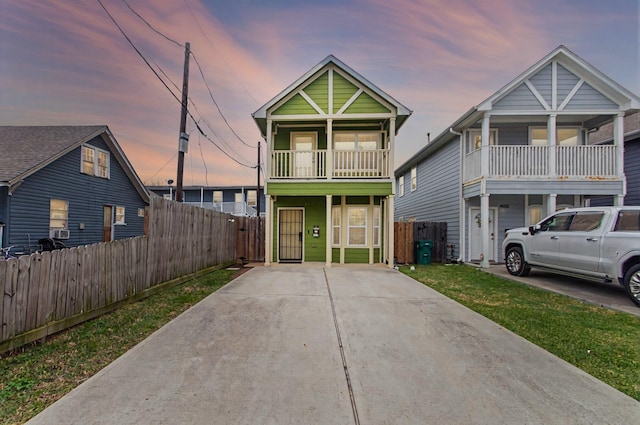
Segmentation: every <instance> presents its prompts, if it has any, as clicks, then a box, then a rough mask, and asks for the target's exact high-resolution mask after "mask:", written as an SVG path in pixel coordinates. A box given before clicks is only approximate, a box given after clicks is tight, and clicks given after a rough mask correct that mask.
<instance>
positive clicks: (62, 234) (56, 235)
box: [49, 229, 69, 239]
mask: <svg viewBox="0 0 640 425" xmlns="http://www.w3.org/2000/svg"><path fill="white" fill-rule="evenodd" d="M49 237H50V238H53V239H69V231H68V230H67V229H51V230H50V231H49Z"/></svg>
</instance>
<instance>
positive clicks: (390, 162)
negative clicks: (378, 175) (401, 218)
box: [384, 118, 396, 230]
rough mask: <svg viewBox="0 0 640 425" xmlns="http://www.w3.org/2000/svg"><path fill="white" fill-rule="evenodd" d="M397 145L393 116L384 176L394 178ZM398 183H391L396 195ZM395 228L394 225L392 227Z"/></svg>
mask: <svg viewBox="0 0 640 425" xmlns="http://www.w3.org/2000/svg"><path fill="white" fill-rule="evenodd" d="M395 146H396V119H395V118H391V119H390V120H389V146H388V148H387V149H388V150H389V156H388V158H387V161H388V162H387V167H386V168H387V169H386V170H384V171H386V173H385V174H384V177H390V178H393V170H394V169H395V167H394V164H393V160H394V157H395V155H394V154H393V151H394V150H395ZM395 187H396V185H395V184H393V185H391V194H392V195H395V193H396V189H395ZM392 215H393V210H392ZM391 229H392V230H393V227H392V228H391Z"/></svg>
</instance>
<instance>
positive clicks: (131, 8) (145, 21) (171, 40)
mask: <svg viewBox="0 0 640 425" xmlns="http://www.w3.org/2000/svg"><path fill="white" fill-rule="evenodd" d="M122 2H123V3H124V4H126V5H127V7H128V8H129V10H130V11H132V12H133V14H134V15H136V16H137V17H138V18H140V20H141V21H142V22H144V23H145V24H147V26H148V27H149V28H151V30H152V31H153V32H155V33H156V34H158V35H160V36H162V37H164V38H166V39H167V40H169V41H170V42H172V43H174V44H176V45H177V46H178V47H182V48H184V44H180V43H178V42H177V41H175V40H174V39H172V38H169V37H167V36H166V35H164V34H163V33H161V32H160V31H158V30H157V29H155V28H154V27H153V26H152V25H151V24H150V23H149V22H147V20H146V19H144V18H143V17H142V16H141V15H140V14H139V13H138V12H136V11H135V10H134V9H133V7H131V5H130V4H129V3H128V2H127V0H122Z"/></svg>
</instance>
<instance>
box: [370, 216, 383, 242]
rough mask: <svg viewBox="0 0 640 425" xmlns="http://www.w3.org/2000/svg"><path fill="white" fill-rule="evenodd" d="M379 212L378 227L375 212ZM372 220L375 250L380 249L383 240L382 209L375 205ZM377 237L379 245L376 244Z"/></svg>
mask: <svg viewBox="0 0 640 425" xmlns="http://www.w3.org/2000/svg"><path fill="white" fill-rule="evenodd" d="M376 211H378V225H377V226H376V220H375V218H376V214H375V212H376ZM372 220H373V222H372V223H371V227H372V228H373V229H372V230H373V247H374V248H380V242H381V239H382V233H381V230H382V208H380V206H379V205H374V206H373V216H372ZM376 236H377V239H378V243H376V242H375V240H376Z"/></svg>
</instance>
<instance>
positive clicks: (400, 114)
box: [251, 55, 412, 135]
mask: <svg viewBox="0 0 640 425" xmlns="http://www.w3.org/2000/svg"><path fill="white" fill-rule="evenodd" d="M330 64H333V65H334V66H336V67H338V68H340V69H341V70H342V71H344V72H346V73H347V74H349V75H351V77H353V78H355V79H356V80H358V82H360V83H361V84H362V85H364V86H366V87H367V88H368V89H369V90H371V91H372V92H373V93H375V94H376V95H377V96H379V97H380V98H382V99H384V100H385V101H386V102H388V103H389V104H391V105H393V106H394V107H395V108H396V109H397V120H396V131H397V130H398V129H399V128H400V127H401V126H402V124H403V123H404V121H405V120H406V119H407V118H409V116H410V115H411V114H412V111H411V110H410V109H409V108H407V107H406V106H404V105H403V104H401V103H400V102H398V101H397V100H396V99H394V98H393V97H391V96H390V95H388V94H387V93H385V92H384V91H383V90H382V89H380V88H379V87H378V86H376V85H375V84H373V83H372V82H371V81H369V80H367V79H366V78H365V77H363V76H362V75H360V74H359V73H358V72H356V71H355V70H353V69H352V68H351V67H349V66H348V65H347V64H345V63H344V62H342V61H341V60H340V59H338V58H336V57H335V56H333V55H329V56H327V57H326V58H324V59H323V60H322V61H321V62H320V63H318V64H317V65H316V66H314V67H313V68H311V69H310V70H309V71H307V72H306V73H305V74H304V75H303V76H302V77H300V78H298V79H297V80H296V81H294V82H293V83H292V84H290V85H289V86H288V87H287V88H286V89H284V90H283V91H281V92H280V93H279V94H278V95H276V96H275V97H274V98H273V99H271V100H270V101H268V102H267V103H266V104H264V105H263V106H262V107H261V108H260V109H258V110H257V111H255V112H254V113H253V114H251V116H252V117H253V118H254V120H255V121H256V123H257V124H258V127H259V128H260V131H261V132H262V134H263V135H265V134H266V118H267V111H268V110H269V108H271V107H273V106H274V105H275V104H277V103H278V102H279V101H280V100H282V99H283V98H284V97H286V96H287V95H288V94H289V93H291V92H292V91H294V90H295V89H296V88H297V87H299V86H301V85H303V84H304V83H305V82H306V81H307V80H309V79H310V78H312V77H313V76H314V75H316V74H317V73H318V72H319V71H321V70H323V69H324V68H325V67H327V66H329V65H330Z"/></svg>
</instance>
